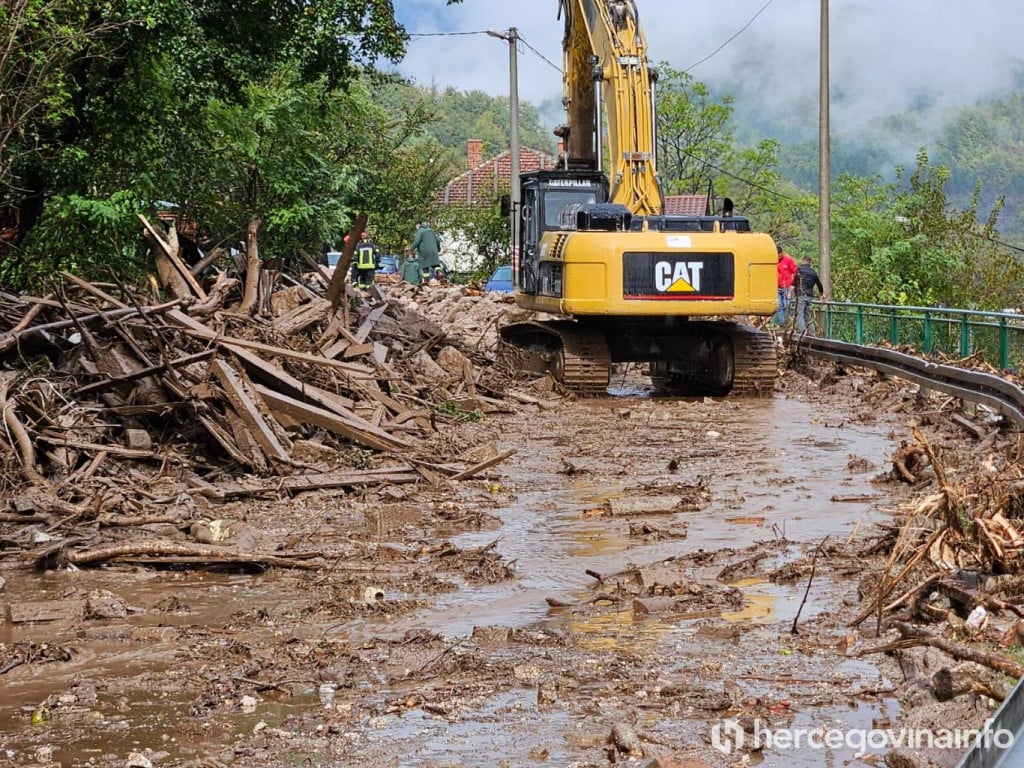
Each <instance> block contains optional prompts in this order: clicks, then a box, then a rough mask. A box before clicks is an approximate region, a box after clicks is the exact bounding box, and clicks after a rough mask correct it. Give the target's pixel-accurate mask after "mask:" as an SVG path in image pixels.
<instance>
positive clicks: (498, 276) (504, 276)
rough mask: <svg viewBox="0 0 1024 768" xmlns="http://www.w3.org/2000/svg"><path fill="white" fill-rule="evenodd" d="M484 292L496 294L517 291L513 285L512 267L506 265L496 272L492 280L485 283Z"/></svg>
mask: <svg viewBox="0 0 1024 768" xmlns="http://www.w3.org/2000/svg"><path fill="white" fill-rule="evenodd" d="M484 290H485V291H494V292H495V293H512V292H513V291H514V290H515V288H514V287H513V285H512V265H511V264H505V265H503V266H500V267H498V268H497V269H496V270H494V273H493V274H492V275H491V277H490V279H488V281H487V282H486V283H484Z"/></svg>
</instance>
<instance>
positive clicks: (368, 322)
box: [356, 302, 388, 344]
mask: <svg viewBox="0 0 1024 768" xmlns="http://www.w3.org/2000/svg"><path fill="white" fill-rule="evenodd" d="M387 309H388V304H387V302H384V303H383V304H381V305H380V306H379V307H377V308H376V309H374V310H373V311H371V312H370V314H368V315H367V316H366V319H365V320H363V322H362V323H361V324H360V326H359V330H357V331H356V342H357V343H359V344H362V343H363V342H364V341H366V339H367V337H368V336H369V335H370V331H372V330H373V326H375V325H376V324H377V321H378V320H380V319H381V317H382V316H383V315H384V313H385V312H386V311H387Z"/></svg>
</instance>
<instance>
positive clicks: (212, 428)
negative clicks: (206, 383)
mask: <svg viewBox="0 0 1024 768" xmlns="http://www.w3.org/2000/svg"><path fill="white" fill-rule="evenodd" d="M198 418H199V422H200V423H201V424H202V425H203V426H204V427H205V428H206V431H207V432H209V433H210V435H211V436H212V437H213V439H214V440H216V441H217V443H218V444H219V445H220V447H221V448H223V449H224V450H225V451H226V452H227V454H228V456H230V457H231V458H232V459H234V460H235V461H237V462H238V463H239V464H241V465H242V466H244V467H251V466H253V458H252V456H249V455H247V454H246V453H244V452H243V451H242V450H241V449H240V448H239V447H238V446H237V445H236V444H235V441H234V440H232V439H231V437H230V436H229V435H228V433H227V432H225V431H224V429H223V428H221V426H220V424H218V423H217V422H216V421H214V420H213V419H212V418H210V417H209V416H205V415H200V416H199V417H198ZM259 458H260V460H261V461H262V460H263V455H262V454H260V457H259Z"/></svg>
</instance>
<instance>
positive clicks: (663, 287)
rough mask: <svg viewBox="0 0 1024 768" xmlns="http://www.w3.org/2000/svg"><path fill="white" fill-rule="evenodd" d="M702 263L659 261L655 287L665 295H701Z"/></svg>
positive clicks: (655, 272) (655, 270)
mask: <svg viewBox="0 0 1024 768" xmlns="http://www.w3.org/2000/svg"><path fill="white" fill-rule="evenodd" d="M703 269H704V262H702V261H677V262H675V263H674V264H673V263H672V262H671V261H659V262H657V263H656V264H655V265H654V287H655V288H657V289H658V290H659V291H661V292H663V293H700V273H701V270H703Z"/></svg>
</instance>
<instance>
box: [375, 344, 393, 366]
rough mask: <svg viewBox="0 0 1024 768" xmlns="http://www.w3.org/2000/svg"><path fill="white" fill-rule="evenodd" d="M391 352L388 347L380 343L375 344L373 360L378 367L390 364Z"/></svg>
mask: <svg viewBox="0 0 1024 768" xmlns="http://www.w3.org/2000/svg"><path fill="white" fill-rule="evenodd" d="M389 351H390V350H389V349H388V348H387V346H386V345H384V344H381V343H380V342H379V341H375V342H373V359H374V361H376V363H377V365H380V366H386V365H387V362H388V352H389Z"/></svg>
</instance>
